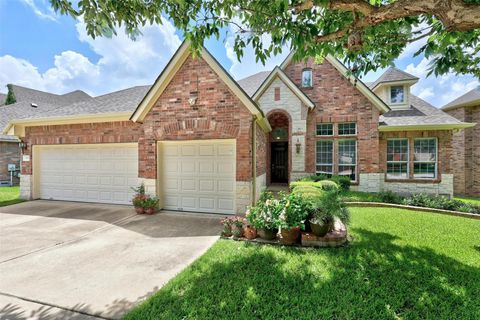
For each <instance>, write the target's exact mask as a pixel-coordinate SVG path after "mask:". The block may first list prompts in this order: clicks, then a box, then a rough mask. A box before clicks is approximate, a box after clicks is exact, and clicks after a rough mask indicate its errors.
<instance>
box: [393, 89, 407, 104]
mask: <svg viewBox="0 0 480 320" xmlns="http://www.w3.org/2000/svg"><path fill="white" fill-rule="evenodd" d="M404 90H405V89H404V87H403V86H391V87H390V103H404V102H405V94H404Z"/></svg>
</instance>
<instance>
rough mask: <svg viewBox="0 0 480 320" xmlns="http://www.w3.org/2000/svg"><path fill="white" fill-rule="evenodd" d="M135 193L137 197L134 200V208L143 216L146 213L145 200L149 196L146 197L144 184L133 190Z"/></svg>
mask: <svg viewBox="0 0 480 320" xmlns="http://www.w3.org/2000/svg"><path fill="white" fill-rule="evenodd" d="M132 190H133V191H135V195H134V196H133V199H132V204H133V207H134V208H135V211H136V212H137V213H138V214H143V213H144V211H145V209H144V208H145V200H146V199H147V196H146V195H145V185H144V184H143V183H142V184H140V185H139V186H138V187H135V188H132Z"/></svg>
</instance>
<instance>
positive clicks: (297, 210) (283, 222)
mask: <svg viewBox="0 0 480 320" xmlns="http://www.w3.org/2000/svg"><path fill="white" fill-rule="evenodd" d="M280 204H281V207H282V210H281V212H280V216H279V219H278V226H279V227H280V228H282V229H291V228H297V227H301V228H304V223H305V220H306V219H307V217H308V209H309V203H308V201H306V200H305V199H304V198H303V197H301V196H300V195H298V194H296V193H293V192H292V193H290V194H289V195H287V194H285V193H281V194H280Z"/></svg>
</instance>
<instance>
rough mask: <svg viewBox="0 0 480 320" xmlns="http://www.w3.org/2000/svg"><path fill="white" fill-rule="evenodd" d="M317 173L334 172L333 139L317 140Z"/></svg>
mask: <svg viewBox="0 0 480 320" xmlns="http://www.w3.org/2000/svg"><path fill="white" fill-rule="evenodd" d="M316 152H317V169H316V171H317V173H324V174H332V173H333V141H331V140H319V141H317V151H316Z"/></svg>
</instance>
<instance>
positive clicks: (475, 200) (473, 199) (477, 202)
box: [455, 197, 480, 206]
mask: <svg viewBox="0 0 480 320" xmlns="http://www.w3.org/2000/svg"><path fill="white" fill-rule="evenodd" d="M455 199H456V200H460V201H463V202H466V203H471V204H475V205H478V206H480V198H477V197H455Z"/></svg>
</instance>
